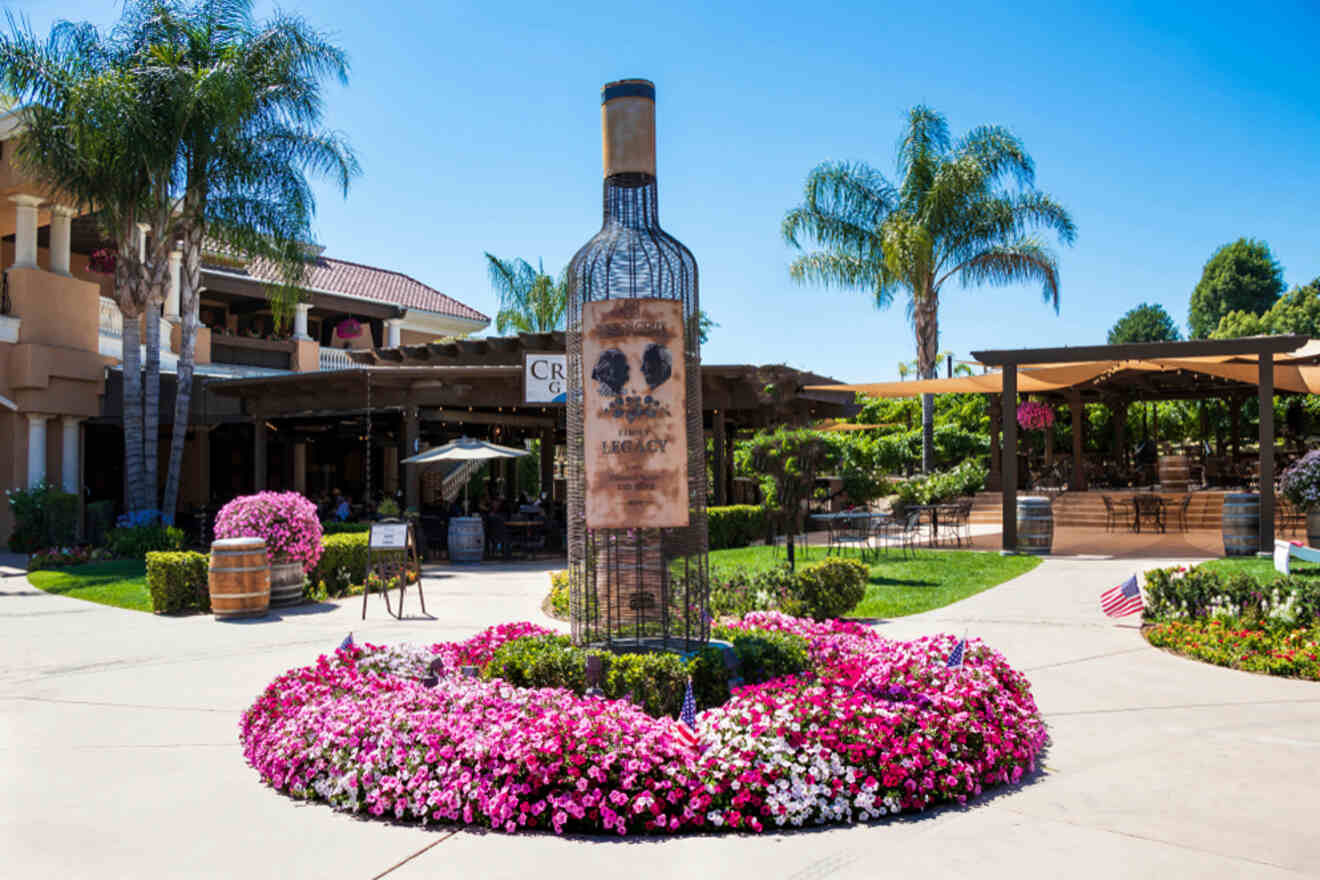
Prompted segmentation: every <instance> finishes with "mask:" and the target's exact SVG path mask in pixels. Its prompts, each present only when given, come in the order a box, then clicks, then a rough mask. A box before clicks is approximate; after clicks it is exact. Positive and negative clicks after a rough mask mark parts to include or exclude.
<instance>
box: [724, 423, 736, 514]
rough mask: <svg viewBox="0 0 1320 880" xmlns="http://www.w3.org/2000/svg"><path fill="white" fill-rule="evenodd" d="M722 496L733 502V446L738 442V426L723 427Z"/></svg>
mask: <svg viewBox="0 0 1320 880" xmlns="http://www.w3.org/2000/svg"><path fill="white" fill-rule="evenodd" d="M724 435H725V436H724V497H725V498H727V499H729V503H730V504H732V503H733V447H734V444H735V443H737V442H738V426H737V425H734V426H733V430H732V431H731V430H729V427H728V426H727V425H725V427H724Z"/></svg>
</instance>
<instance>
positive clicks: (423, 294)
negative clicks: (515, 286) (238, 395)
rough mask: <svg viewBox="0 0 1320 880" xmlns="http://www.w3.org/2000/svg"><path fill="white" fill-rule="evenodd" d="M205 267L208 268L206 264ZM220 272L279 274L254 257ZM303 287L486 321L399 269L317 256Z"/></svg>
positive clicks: (272, 276)
mask: <svg viewBox="0 0 1320 880" xmlns="http://www.w3.org/2000/svg"><path fill="white" fill-rule="evenodd" d="M207 268H211V267H210V266H208V267H207ZM214 268H215V269H216V270H218V271H221V272H233V273H235V274H243V275H248V276H250V277H252V278H256V279H259V280H261V281H268V282H276V281H278V280H279V273H278V271H277V270H276V269H275V267H274V265H272V264H271V263H270V262H269V261H267V260H264V259H260V258H258V259H255V260H252V261H251V262H249V263H248V264H247V268H246V269H234V268H230V267H228V266H215V267H214ZM303 286H304V287H307V288H309V289H312V290H322V291H325V292H327V293H338V294H342V295H344V296H354V297H359V298H361V299H371V300H376V301H378V302H383V303H389V304H391V305H397V306H402V307H403V308H406V309H421V310H422V311H426V312H438V313H439V314H442V315H449V316H451V317H455V318H466V319H468V320H470V321H489V320H490V318H488V317H487V316H486V315H483V314H482V313H481V312H479V311H477V310H476V309H474V308H472V307H471V306H467V305H464V304H463V303H461V302H459V301H458V300H456V299H454V298H453V297H452V296H446V295H445V294H443V293H441V292H440V291H438V290H435V289H434V288H431V287H427V286H426V285H425V284H423V283H422V282H420V281H418V280H417V279H415V278H410V277H409V276H407V275H404V274H403V273H402V272H392V271H390V270H388V269H378V268H376V267H375V266H364V265H362V264H361V263H350V262H348V261H347V260H336V259H332V258H330V257H317V258H316V259H315V260H314V261H313V262H312V263H309V264H308V266H307V270H306V274H305V275H304V276H303Z"/></svg>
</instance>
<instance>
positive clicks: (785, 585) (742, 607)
mask: <svg viewBox="0 0 1320 880" xmlns="http://www.w3.org/2000/svg"><path fill="white" fill-rule="evenodd" d="M793 584H794V578H793V572H792V571H790V570H789V568H788V566H786V565H785V566H780V567H779V568H772V569H770V570H769V571H759V572H749V571H748V570H747V569H745V568H741V567H740V568H734V569H731V570H723V571H718V572H715V573H714V574H712V575H711V579H710V613H711V614H713V615H714V616H716V617H729V616H733V617H741V616H742V615H744V614H746V613H747V612H749V611H782V610H784V609H785V606H786V604H788V603H790V602H791V600H792V598H793V592H794V591H793Z"/></svg>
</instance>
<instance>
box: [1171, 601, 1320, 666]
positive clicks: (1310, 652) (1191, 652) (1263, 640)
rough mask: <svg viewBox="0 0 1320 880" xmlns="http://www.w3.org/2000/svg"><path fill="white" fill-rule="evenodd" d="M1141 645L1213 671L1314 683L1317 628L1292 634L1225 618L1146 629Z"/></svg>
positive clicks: (1319, 646)
mask: <svg viewBox="0 0 1320 880" xmlns="http://www.w3.org/2000/svg"><path fill="white" fill-rule="evenodd" d="M1146 639H1147V640H1148V641H1149V642H1150V643H1151V644H1152V645H1154V646H1156V647H1157V648H1168V649H1169V650H1170V651H1175V652H1177V653H1179V654H1184V655H1186V656H1188V657H1195V658H1196V659H1197V660H1204V661H1206V662H1207V663H1214V664H1216V665H1217V666H1231V667H1232V668H1234V669H1245V670H1247V671H1248V672H1264V673H1267V674H1269V675H1293V676H1297V677H1298V678H1309V679H1311V680H1312V681H1320V626H1312V627H1306V628H1303V629H1294V628H1292V627H1289V626H1277V625H1271V624H1270V623H1268V622H1265V623H1262V622H1259V621H1252V622H1244V621H1242V620H1239V619H1237V618H1226V617H1216V618H1213V619H1211V620H1193V621H1180V620H1175V621H1169V622H1167V623H1157V624H1154V625H1152V626H1150V627H1148V628H1147V629H1146Z"/></svg>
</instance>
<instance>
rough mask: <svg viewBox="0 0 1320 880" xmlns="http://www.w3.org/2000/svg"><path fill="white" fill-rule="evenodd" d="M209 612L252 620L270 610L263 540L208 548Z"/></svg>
mask: <svg viewBox="0 0 1320 880" xmlns="http://www.w3.org/2000/svg"><path fill="white" fill-rule="evenodd" d="M209 585H210V590H211V612H212V613H213V614H215V616H216V617H225V618H228V617H255V616H260V615H262V614H265V613H266V611H267V609H268V608H269V607H270V566H269V565H268V564H267V562H266V541H265V539H264V538H222V539H221V540H219V541H215V542H214V543H212V544H211V572H210V577H209Z"/></svg>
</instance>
